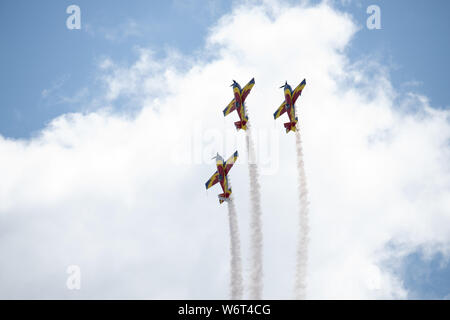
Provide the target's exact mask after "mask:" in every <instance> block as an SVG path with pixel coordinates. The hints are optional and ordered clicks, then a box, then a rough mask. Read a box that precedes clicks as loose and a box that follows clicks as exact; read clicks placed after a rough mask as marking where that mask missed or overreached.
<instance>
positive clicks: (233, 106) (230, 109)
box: [223, 99, 236, 117]
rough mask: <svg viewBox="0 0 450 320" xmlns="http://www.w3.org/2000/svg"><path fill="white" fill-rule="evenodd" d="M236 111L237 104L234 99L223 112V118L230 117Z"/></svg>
mask: <svg viewBox="0 0 450 320" xmlns="http://www.w3.org/2000/svg"><path fill="white" fill-rule="evenodd" d="M234 110H236V103H235V100H234V99H233V100H231V102H230V103H229V104H228V106H227V107H226V108H225V109H224V110H223V116H224V117H226V116H227V115H229V114H230V113H231V112H233V111H234Z"/></svg>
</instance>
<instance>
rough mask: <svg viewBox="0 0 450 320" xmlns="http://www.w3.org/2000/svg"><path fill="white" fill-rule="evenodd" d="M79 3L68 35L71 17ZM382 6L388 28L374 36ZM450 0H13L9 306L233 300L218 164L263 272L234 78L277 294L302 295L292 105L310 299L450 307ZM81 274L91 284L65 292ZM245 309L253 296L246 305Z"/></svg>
mask: <svg viewBox="0 0 450 320" xmlns="http://www.w3.org/2000/svg"><path fill="white" fill-rule="evenodd" d="M71 4H77V5H78V6H79V7H80V9H81V29H80V30H69V29H67V27H66V19H67V17H68V16H69V15H68V14H67V13H66V8H67V7H68V6H69V5H71ZM371 4H377V5H378V6H379V7H380V10H381V29H380V30H369V29H368V28H367V27H366V19H367V18H368V17H369V15H368V14H367V13H366V9H367V7H368V6H369V5H371ZM448 10H450V3H448V2H447V1H437V0H436V1H433V2H432V4H431V5H430V3H428V2H425V1H403V0H398V1H376V0H373V1H365V0H345V1H324V2H322V1H271V0H268V1H233V2H229V1H223V2H222V1H200V0H190V1H179V0H174V1H171V2H170V1H166V2H160V3H159V4H157V3H155V2H151V1H133V2H132V3H127V4H125V3H124V2H123V1H95V2H93V1H82V0H79V1H76V2H72V1H58V2H57V3H56V2H54V1H39V2H38V1H35V2H29V1H2V2H1V3H0V34H1V38H2V41H3V46H2V48H3V50H1V51H0V64H1V70H2V72H1V73H0V84H1V87H2V90H0V105H1V108H0V177H1V180H0V181H1V183H0V257H1V258H0V297H1V298H44V299H47V298H63V299H78V298H87V299H89V298H100V299H104V298H144V299H161V298H191V299H201V298H205V299H214V298H227V297H228V283H229V235H228V220H227V210H226V206H225V205H219V204H218V201H217V197H216V195H217V194H218V193H219V192H220V188H219V187H218V186H217V188H213V189H210V190H208V192H205V190H204V182H205V181H206V180H207V179H208V178H209V177H210V176H211V174H212V173H213V172H214V170H215V168H214V161H213V160H211V157H212V156H213V155H214V154H215V152H217V151H218V152H220V153H222V154H224V156H225V157H228V155H229V154H230V153H232V152H234V151H235V150H238V151H241V152H240V154H241V156H240V158H239V160H238V162H237V163H236V164H235V166H234V167H233V169H232V171H231V174H230V179H231V181H232V185H233V194H234V197H235V202H236V207H237V213H238V216H239V227H240V231H241V242H242V250H243V252H242V253H243V262H244V276H245V279H244V280H245V284H244V285H245V286H246V288H248V275H249V273H250V270H249V267H250V264H249V259H248V258H249V256H250V252H249V249H250V248H249V238H250V236H249V208H250V207H249V205H250V203H249V197H248V195H249V185H248V170H247V166H246V157H245V152H244V150H245V143H244V142H245V141H244V135H243V133H242V132H236V130H235V129H234V126H233V121H236V120H237V119H236V118H237V115H235V114H234V115H230V116H229V117H227V118H226V119H224V118H223V114H222V110H223V108H224V107H225V106H226V105H227V104H228V102H229V101H230V100H231V95H232V92H231V89H230V87H229V85H230V84H231V79H235V80H237V81H238V82H240V83H241V84H244V83H246V82H247V81H249V80H250V79H251V78H252V77H255V80H256V85H255V87H254V88H253V90H252V92H251V94H250V96H249V97H248V98H247V104H248V110H249V117H250V121H251V123H252V126H253V128H254V136H255V140H256V149H257V160H258V165H259V169H260V173H261V197H262V205H263V206H262V209H263V224H264V226H263V233H264V294H263V296H264V298H277V299H278V298H283V299H290V298H292V297H293V282H294V278H295V277H294V274H295V272H294V271H295V250H296V248H295V245H296V241H297V240H296V239H297V228H296V225H297V213H298V196H297V184H296V181H297V180H296V176H297V172H296V163H295V160H296V159H295V138H294V136H293V135H292V134H289V135H286V134H285V133H284V128H283V127H282V123H283V122H284V121H283V120H284V119H283V120H282V119H279V120H277V121H276V122H274V121H273V116H272V115H273V112H274V111H275V110H276V108H277V107H278V106H279V105H280V103H281V102H282V100H283V95H282V91H281V89H279V86H280V85H281V84H283V83H284V81H286V80H287V81H289V82H290V83H291V85H294V86H295V85H297V84H298V83H299V82H300V81H301V80H302V79H303V78H306V79H307V86H306V88H305V90H304V92H303V94H302V96H301V97H300V98H299V100H298V108H299V120H300V121H299V122H300V128H301V132H302V139H303V149H304V154H305V170H306V175H307V178H308V186H309V195H310V198H309V201H310V227H311V233H310V247H309V255H310V260H309V265H308V276H307V281H308V289H307V295H308V298H311V299H327V298H342V299H347V298H360V299H381V298H387V299H408V298H409V299H416V298H422V299H423V298H433V299H448V298H449V297H450V265H449V257H450V166H449V164H450V149H449V142H450V123H449V120H450V119H449V117H450V113H449V111H448V110H449V107H450V102H449V101H450V93H449V91H448V90H447V82H448V81H447V77H448V74H449V71H450V70H449V64H448V62H447V57H448V56H450V47H449V45H448V41H446V38H447V33H448V31H449V30H450V22H449V20H448V18H447V15H446V13H447V12H448ZM69 266H78V267H79V270H80V271H81V288H80V290H69V289H68V288H67V286H66V282H67V279H68V276H69V274H68V273H67V269H68V267H69ZM245 295H246V296H247V295H248V291H247V292H246V294H245Z"/></svg>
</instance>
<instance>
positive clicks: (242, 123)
mask: <svg viewBox="0 0 450 320" xmlns="http://www.w3.org/2000/svg"><path fill="white" fill-rule="evenodd" d="M234 125H235V126H236V129H237V130H239V129H242V130H247V121H245V120H244V121H236V122H235V123H234Z"/></svg>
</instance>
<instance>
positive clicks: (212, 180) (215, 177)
mask: <svg viewBox="0 0 450 320" xmlns="http://www.w3.org/2000/svg"><path fill="white" fill-rule="evenodd" d="M217 182H219V173H218V172H217V171H216V172H214V174H213V175H212V176H211V178H209V180H208V181H206V183H205V186H206V189H209V188H211V187H212V186H213V185H215V184H216V183H217Z"/></svg>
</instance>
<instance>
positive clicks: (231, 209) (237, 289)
mask: <svg viewBox="0 0 450 320" xmlns="http://www.w3.org/2000/svg"><path fill="white" fill-rule="evenodd" d="M228 219H229V223H230V252H231V288H230V290H231V299H232V300H240V299H242V296H243V292H244V285H243V280H242V259H241V242H240V236H239V228H238V222H237V215H236V207H235V205H234V200H233V199H230V200H229V201H228Z"/></svg>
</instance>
